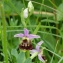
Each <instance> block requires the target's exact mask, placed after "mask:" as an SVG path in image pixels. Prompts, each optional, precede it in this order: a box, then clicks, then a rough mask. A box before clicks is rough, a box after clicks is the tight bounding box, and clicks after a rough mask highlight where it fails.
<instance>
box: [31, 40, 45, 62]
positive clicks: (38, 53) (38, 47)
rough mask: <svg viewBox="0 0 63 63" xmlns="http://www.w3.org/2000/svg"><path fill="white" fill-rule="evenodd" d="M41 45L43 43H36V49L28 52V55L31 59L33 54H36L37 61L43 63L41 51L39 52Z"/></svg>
mask: <svg viewBox="0 0 63 63" xmlns="http://www.w3.org/2000/svg"><path fill="white" fill-rule="evenodd" d="M42 43H43V41H40V42H39V43H37V45H36V49H32V50H30V54H31V55H32V56H31V58H33V55H34V54H35V53H37V55H38V59H39V60H40V61H42V62H45V60H44V58H43V57H42V51H41V50H40V46H41V44H42ZM35 56H36V55H35Z"/></svg>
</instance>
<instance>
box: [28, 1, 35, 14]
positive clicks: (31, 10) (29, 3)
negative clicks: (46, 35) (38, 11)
mask: <svg viewBox="0 0 63 63" xmlns="http://www.w3.org/2000/svg"><path fill="white" fill-rule="evenodd" d="M28 10H29V12H30V13H33V11H34V6H33V4H32V2H31V1H29V2H28Z"/></svg>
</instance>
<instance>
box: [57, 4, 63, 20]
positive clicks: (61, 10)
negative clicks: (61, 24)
mask: <svg viewBox="0 0 63 63" xmlns="http://www.w3.org/2000/svg"><path fill="white" fill-rule="evenodd" d="M57 20H58V21H61V20H63V3H62V4H60V5H59V7H58V11H57Z"/></svg>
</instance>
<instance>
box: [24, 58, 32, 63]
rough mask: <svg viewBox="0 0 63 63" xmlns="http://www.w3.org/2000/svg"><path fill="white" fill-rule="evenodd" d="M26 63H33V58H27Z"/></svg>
mask: <svg viewBox="0 0 63 63" xmlns="http://www.w3.org/2000/svg"><path fill="white" fill-rule="evenodd" d="M24 63H32V60H31V58H27V59H26V60H25V62H24Z"/></svg>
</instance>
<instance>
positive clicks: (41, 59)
mask: <svg viewBox="0 0 63 63" xmlns="http://www.w3.org/2000/svg"><path fill="white" fill-rule="evenodd" d="M38 59H39V60H40V61H42V62H45V61H44V59H43V58H42V56H41V54H38Z"/></svg>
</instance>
